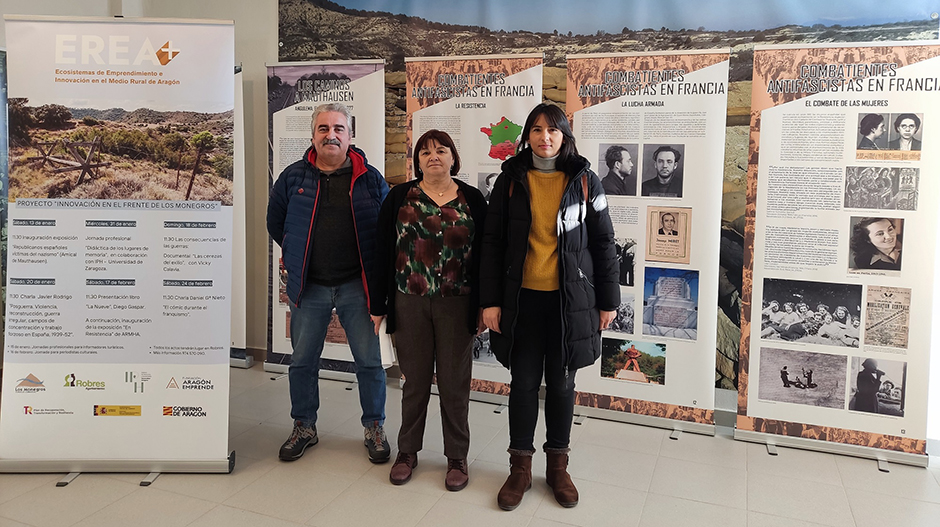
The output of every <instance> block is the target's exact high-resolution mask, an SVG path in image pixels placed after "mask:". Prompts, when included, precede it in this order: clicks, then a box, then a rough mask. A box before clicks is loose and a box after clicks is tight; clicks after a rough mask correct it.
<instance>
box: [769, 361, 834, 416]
mask: <svg viewBox="0 0 940 527" xmlns="http://www.w3.org/2000/svg"><path fill="white" fill-rule="evenodd" d="M847 368H848V359H847V357H845V356H843V355H830V354H828V353H814V352H810V351H799V350H787V349H779V348H764V347H761V349H760V388H759V389H758V393H757V398H758V399H760V400H762V401H776V402H779V403H794V404H805V405H807V406H822V407H824V408H837V409H839V410H844V409H845V382H846V381H845V377H846V369H847Z"/></svg>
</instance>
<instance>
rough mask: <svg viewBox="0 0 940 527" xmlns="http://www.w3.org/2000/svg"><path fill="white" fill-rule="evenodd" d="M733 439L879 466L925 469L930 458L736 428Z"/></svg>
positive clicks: (922, 455)
mask: <svg viewBox="0 0 940 527" xmlns="http://www.w3.org/2000/svg"><path fill="white" fill-rule="evenodd" d="M734 438H735V439H736V440H738V441H747V442H750V443H760V444H766V445H775V446H784V447H792V448H799V449H802V450H815V451H817V452H826V453H828V454H840V455H844V456H853V457H861V458H866V459H874V460H876V461H878V462H879V464H880V463H881V462H882V461H887V462H890V463H899V464H902V465H911V466H915V467H923V468H926V467H927V464H928V463H929V462H930V457H929V456H927V455H925V454H909V453H907V452H896V451H894V450H882V449H880V448H872V447H867V446H860V445H847V444H844V443H833V442H830V441H820V440H819V439H807V438H805V437H790V436H784V435H777V434H767V433H764V432H754V431H751V430H738V429H737V428H735V430H734Z"/></svg>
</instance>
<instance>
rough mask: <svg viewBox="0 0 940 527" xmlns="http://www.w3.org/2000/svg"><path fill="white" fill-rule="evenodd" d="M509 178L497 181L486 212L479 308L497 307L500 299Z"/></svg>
mask: <svg viewBox="0 0 940 527" xmlns="http://www.w3.org/2000/svg"><path fill="white" fill-rule="evenodd" d="M508 208H509V176H507V175H506V174H505V173H502V174H500V175H499V177H497V178H496V183H495V184H494V185H493V192H492V193H491V194H490V204H489V208H488V209H487V212H486V224H485V226H484V227H485V228H484V232H483V247H482V249H483V250H482V254H481V259H480V273H479V274H480V307H481V308H487V307H499V306H501V305H502V298H503V287H504V284H503V278H504V273H505V268H506V267H505V265H504V259H505V256H506V240H507V238H508V230H509V218H508V214H507V213H508Z"/></svg>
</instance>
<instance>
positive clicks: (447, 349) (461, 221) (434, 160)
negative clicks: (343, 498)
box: [369, 130, 486, 491]
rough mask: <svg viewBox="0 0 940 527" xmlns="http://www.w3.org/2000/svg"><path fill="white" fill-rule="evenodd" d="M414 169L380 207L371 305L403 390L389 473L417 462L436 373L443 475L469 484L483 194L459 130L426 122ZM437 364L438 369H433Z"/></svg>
mask: <svg viewBox="0 0 940 527" xmlns="http://www.w3.org/2000/svg"><path fill="white" fill-rule="evenodd" d="M414 166H415V167H416V173H417V179H416V180H414V181H409V182H408V183H404V184H401V185H398V186H396V187H395V188H393V189H392V190H391V191H390V192H389V194H388V197H387V198H386V199H385V202H384V203H383V204H382V210H381V212H380V213H379V222H378V227H377V231H376V236H377V240H376V243H377V246H378V250H377V255H376V265H377V266H378V268H377V269H376V272H375V273H374V276H375V282H376V283H373V284H370V287H369V291H370V292H372V293H373V295H374V296H373V297H372V298H370V312H371V313H372V320H373V322H375V331H376V333H378V331H379V326H380V324H381V323H382V320H383V319H386V320H387V326H386V331H387V332H388V333H394V334H395V342H396V347H397V349H398V364H399V366H400V367H401V372H402V374H403V375H404V376H405V379H406V382H405V386H404V388H403V390H402V401H401V414H402V415H401V421H402V422H401V430H400V431H399V433H398V450H399V453H398V458H397V459H396V460H395V464H394V465H392V469H391V472H390V473H389V480H390V481H391V482H392V483H394V484H395V485H403V484H405V483H407V482H408V481H409V480H410V479H411V474H412V471H413V470H414V468H415V467H416V466H417V464H418V451H419V450H421V447H422V446H423V445H422V441H423V438H424V425H425V422H426V420H427V414H428V401H429V400H430V396H431V381H432V378H433V377H434V375H435V373H436V374H437V385H438V390H439V392H440V403H441V421H442V427H443V433H444V455H446V456H447V460H448V463H447V474H446V476H445V478H444V484H445V486H446V487H447V489H448V490H452V491H457V490H461V489H463V488H464V487H466V486H467V482H468V481H469V476H468V474H467V452H468V450H469V448H470V425H469V423H468V421H467V411H468V409H469V406H470V369H471V364H472V358H471V346H470V344H471V342H472V340H473V336H474V335H476V334H477V333H478V332H479V328H480V317H479V307H478V306H479V293H478V291H477V270H478V269H479V256H480V241H481V239H482V234H483V221H484V218H485V216H486V201H485V200H484V198H483V194H482V193H481V192H480V191H479V190H477V189H476V188H474V187H471V186H470V185H467V184H466V183H464V182H463V181H461V180H459V179H457V178H456V177H454V176H456V175H457V173H458V171H459V170H460V156H459V155H458V154H457V148H456V146H455V145H454V141H453V139H451V138H450V136H449V135H447V134H446V133H445V132H442V131H440V130H429V131H428V132H426V133H425V134H424V135H422V136H421V138H420V139H418V141H417V142H416V143H415V145H414ZM435 364H436V366H437V367H436V369H435Z"/></svg>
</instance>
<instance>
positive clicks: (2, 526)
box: [0, 517, 30, 527]
mask: <svg viewBox="0 0 940 527" xmlns="http://www.w3.org/2000/svg"><path fill="white" fill-rule="evenodd" d="M0 527H30V526H29V525H26V524H25V523H20V522H18V521H13V520H10V519H8V518H3V517H0Z"/></svg>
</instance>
